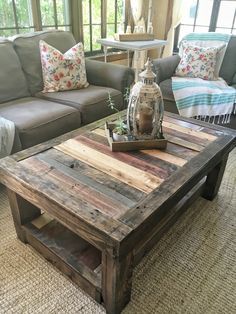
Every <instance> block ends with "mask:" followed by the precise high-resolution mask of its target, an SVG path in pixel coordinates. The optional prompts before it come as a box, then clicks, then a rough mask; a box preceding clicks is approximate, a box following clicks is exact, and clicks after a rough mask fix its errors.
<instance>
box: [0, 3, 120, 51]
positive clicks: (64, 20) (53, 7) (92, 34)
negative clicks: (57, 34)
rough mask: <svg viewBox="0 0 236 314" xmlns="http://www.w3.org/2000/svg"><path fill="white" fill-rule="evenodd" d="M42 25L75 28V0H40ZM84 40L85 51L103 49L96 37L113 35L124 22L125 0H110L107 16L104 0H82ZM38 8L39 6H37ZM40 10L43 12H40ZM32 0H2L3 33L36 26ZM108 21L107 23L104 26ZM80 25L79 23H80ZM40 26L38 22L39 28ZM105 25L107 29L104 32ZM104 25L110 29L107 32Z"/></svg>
mask: <svg viewBox="0 0 236 314" xmlns="http://www.w3.org/2000/svg"><path fill="white" fill-rule="evenodd" d="M38 1H39V2H38V4H39V9H40V12H36V13H37V14H36V16H39V17H41V21H40V25H41V29H43V30H44V29H53V28H57V29H64V30H71V21H70V4H71V3H72V0H56V1H54V0H38ZM81 1H82V16H83V23H82V24H83V41H84V47H85V51H90V52H91V51H99V50H100V49H101V46H100V45H99V44H97V43H96V40H97V39H98V38H101V37H104V36H106V37H111V36H113V34H114V33H115V32H116V31H117V29H118V27H119V24H120V23H122V22H123V0H107V1H106V12H107V16H106V17H104V16H102V10H101V6H102V1H101V0H81ZM34 10H37V9H35V8H34ZM39 13H40V14H39ZM33 16H35V12H34V14H33V12H32V6H31V0H0V36H6V37H7V36H12V35H15V34H17V33H26V32H30V31H34V30H35V27H36V26H35V23H34V21H33ZM104 23H106V27H104ZM78 27H79V26H78ZM38 28H40V26H38V25H37V29H38ZM102 29H103V33H102ZM104 29H105V30H106V32H105V33H104Z"/></svg>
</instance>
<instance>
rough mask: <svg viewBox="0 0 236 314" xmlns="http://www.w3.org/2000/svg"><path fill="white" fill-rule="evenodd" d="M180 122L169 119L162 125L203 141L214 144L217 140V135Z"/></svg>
mask: <svg viewBox="0 0 236 314" xmlns="http://www.w3.org/2000/svg"><path fill="white" fill-rule="evenodd" d="M178 122H179V120H177V119H171V118H169V117H168V118H167V121H163V124H162V125H163V127H166V128H168V129H173V130H175V131H178V132H181V133H185V134H188V135H190V136H194V137H197V138H199V139H202V140H206V141H210V142H212V141H214V140H216V139H217V136H216V135H212V134H209V133H206V132H203V131H202V128H201V127H199V126H197V125H193V124H190V123H186V122H181V121H180V123H178Z"/></svg>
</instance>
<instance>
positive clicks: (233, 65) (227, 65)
mask: <svg viewBox="0 0 236 314" xmlns="http://www.w3.org/2000/svg"><path fill="white" fill-rule="evenodd" d="M179 62H180V57H179V55H173V56H170V57H166V58H163V59H155V60H153V70H154V72H155V73H156V75H157V77H156V82H157V84H158V85H159V86H160V88H161V91H162V94H163V98H164V104H165V110H166V111H170V112H173V113H178V109H177V107H176V104H175V99H174V94H173V91H172V84H171V77H172V76H173V75H174V73H175V69H176V67H177V65H178V64H179ZM220 77H222V78H223V79H224V80H225V81H226V82H227V83H228V85H229V86H233V87H234V88H236V36H235V35H234V36H232V37H231V39H230V41H229V43H228V46H227V50H226V52H225V56H224V59H223V62H222V65H221V68H220ZM224 126H227V127H230V128H233V129H236V115H232V117H231V121H230V123H229V124H224Z"/></svg>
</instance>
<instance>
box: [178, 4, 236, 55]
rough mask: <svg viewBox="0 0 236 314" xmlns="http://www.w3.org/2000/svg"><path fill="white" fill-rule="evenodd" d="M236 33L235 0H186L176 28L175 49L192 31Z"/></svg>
mask: <svg viewBox="0 0 236 314" xmlns="http://www.w3.org/2000/svg"><path fill="white" fill-rule="evenodd" d="M209 31H211V32H221V33H230V34H236V1H235V0H184V12H183V18H182V22H181V24H180V25H179V27H178V28H177V29H176V36H175V45H174V51H178V48H177V46H178V42H179V41H180V40H181V38H183V36H185V35H186V34H188V33H191V32H209Z"/></svg>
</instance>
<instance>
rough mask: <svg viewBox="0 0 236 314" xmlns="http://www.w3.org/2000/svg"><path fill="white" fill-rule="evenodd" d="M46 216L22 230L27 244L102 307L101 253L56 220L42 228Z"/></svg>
mask: <svg viewBox="0 0 236 314" xmlns="http://www.w3.org/2000/svg"><path fill="white" fill-rule="evenodd" d="M45 216H46V214H45V213H44V214H42V215H41V216H40V217H38V218H36V219H35V220H33V221H32V222H30V223H27V224H25V225H23V226H22V228H23V230H24V231H25V234H26V239H27V242H28V243H29V244H30V245H31V246H33V247H34V248H35V249H36V250H37V251H38V252H39V253H41V254H42V255H43V256H44V257H45V258H46V259H47V260H48V261H50V262H51V263H52V264H53V265H55V266H56V267H57V268H59V269H60V270H61V271H62V272H63V273H64V274H66V275H67V276H68V277H69V278H70V279H71V280H72V281H74V282H75V283H76V284H78V285H79V286H80V287H81V288H82V289H84V290H85V291H86V292H87V293H88V294H89V295H91V296H92V297H93V298H94V299H95V300H96V301H97V302H99V303H101V301H102V300H101V295H102V294H101V259H102V254H101V251H99V250H98V249H97V248H95V247H94V246H92V245H91V244H89V243H88V242H86V241H85V240H83V239H82V238H81V237H79V236H78V235H76V234H75V233H73V232H72V231H70V230H69V229H68V228H66V227H64V226H63V225H62V224H61V223H59V222H58V221H56V220H55V219H53V220H51V221H50V222H48V223H47V224H46V225H44V226H42V227H41V225H42V222H45ZM46 219H47V218H46Z"/></svg>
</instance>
